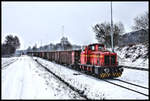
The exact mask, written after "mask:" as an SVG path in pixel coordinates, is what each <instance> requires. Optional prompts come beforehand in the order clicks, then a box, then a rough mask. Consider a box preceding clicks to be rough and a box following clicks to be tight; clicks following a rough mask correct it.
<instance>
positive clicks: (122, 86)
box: [103, 79, 149, 97]
mask: <svg viewBox="0 0 150 101" xmlns="http://www.w3.org/2000/svg"><path fill="white" fill-rule="evenodd" d="M116 80H117V79H116ZM103 81H105V82H108V83H111V84H113V85H116V86H119V87H121V88H124V89H127V90H130V91H133V92H136V93H139V94H141V95H144V96H147V97H148V96H149V95H148V94H145V93H143V92H141V91H138V90H135V89H137V88H138V87H139V86H137V85H134V86H136V87H135V88H134V89H133V88H129V87H126V86H124V85H121V84H120V83H116V82H113V81H112V80H103ZM118 81H120V80H118ZM121 82H124V81H121ZM124 83H126V84H130V83H129V82H126V81H125V82H124ZM130 85H133V84H130ZM127 86H128V85H127ZM139 88H140V89H141V88H143V87H139ZM143 89H146V90H148V88H143Z"/></svg>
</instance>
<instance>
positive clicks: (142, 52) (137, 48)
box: [115, 44, 149, 68]
mask: <svg viewBox="0 0 150 101" xmlns="http://www.w3.org/2000/svg"><path fill="white" fill-rule="evenodd" d="M148 51H149V50H148V48H147V47H146V46H145V45H142V44H137V45H133V46H125V47H122V48H121V47H116V48H115V52H117V55H118V59H119V64H120V65H126V66H131V67H132V66H133V67H139V68H148V67H149V59H148Z"/></svg>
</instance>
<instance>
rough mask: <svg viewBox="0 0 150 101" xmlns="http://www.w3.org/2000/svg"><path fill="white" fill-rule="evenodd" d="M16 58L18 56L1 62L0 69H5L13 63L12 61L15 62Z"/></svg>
mask: <svg viewBox="0 0 150 101" xmlns="http://www.w3.org/2000/svg"><path fill="white" fill-rule="evenodd" d="M17 60H18V58H17V59H13V60H11V61H10V62H8V63H3V64H2V69H6V68H7V67H8V66H9V65H11V64H12V63H14V62H16V61H17Z"/></svg>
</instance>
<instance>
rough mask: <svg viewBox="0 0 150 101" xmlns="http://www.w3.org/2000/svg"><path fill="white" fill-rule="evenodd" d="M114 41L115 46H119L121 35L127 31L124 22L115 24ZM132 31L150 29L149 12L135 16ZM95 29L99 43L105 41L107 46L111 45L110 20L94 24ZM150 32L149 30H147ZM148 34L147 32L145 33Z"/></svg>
mask: <svg viewBox="0 0 150 101" xmlns="http://www.w3.org/2000/svg"><path fill="white" fill-rule="evenodd" d="M112 28H113V29H112V30H113V43H114V46H118V44H119V43H118V42H119V41H121V40H120V36H122V34H123V33H124V32H125V29H124V25H123V23H122V22H118V23H115V24H113V27H112ZM131 28H132V31H137V30H145V31H147V30H148V29H149V13H148V12H145V13H144V14H142V15H140V16H137V17H135V18H134V25H133V26H131ZM93 31H94V32H95V36H96V39H97V40H98V42H99V43H103V44H105V45H106V47H111V24H110V23H109V22H102V23H100V24H95V25H94V26H93ZM147 33H148V34H149V31H147ZM145 35H146V34H145ZM146 36H147V35H146Z"/></svg>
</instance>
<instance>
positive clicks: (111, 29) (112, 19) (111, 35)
mask: <svg viewBox="0 0 150 101" xmlns="http://www.w3.org/2000/svg"><path fill="white" fill-rule="evenodd" d="M110 6H111V46H112V52H114V47H113V18H112V1H111V5H110Z"/></svg>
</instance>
